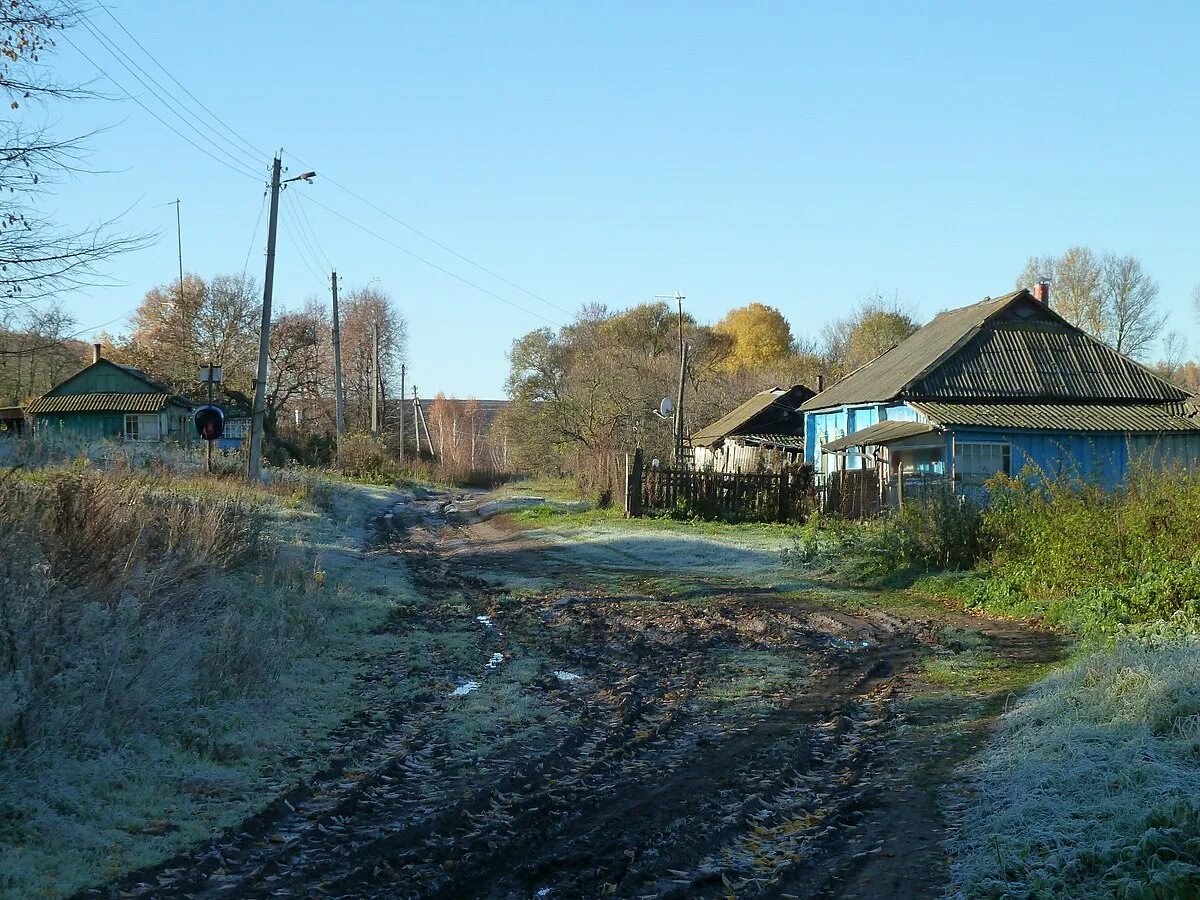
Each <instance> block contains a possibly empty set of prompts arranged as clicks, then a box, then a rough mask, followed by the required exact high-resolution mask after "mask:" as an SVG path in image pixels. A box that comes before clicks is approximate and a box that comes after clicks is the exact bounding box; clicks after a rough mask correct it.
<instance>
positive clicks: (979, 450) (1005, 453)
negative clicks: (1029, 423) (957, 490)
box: [954, 440, 1012, 481]
mask: <svg viewBox="0 0 1200 900" xmlns="http://www.w3.org/2000/svg"><path fill="white" fill-rule="evenodd" d="M984 451H987V452H988V454H989V455H991V454H992V452H993V451H995V452H998V453H999V454H1000V460H999V462H1000V466H999V468H997V469H995V470H993V471H991V472H990V474H988V475H986V477H985V479H984V480H987V478H991V477H992V475H1001V474H1003V475H1007V476H1011V475H1012V444H1010V443H1009V442H1008V441H960V440H955V442H954V474H955V477H956V480H959V481H961V480H962V476H963V469H964V468H967V466H965V465H963V464H964V463H966V462H967V460H968V458H969V457H971V456H974V457H976V461H977V462H980V463H982V462H983V454H984ZM972 468H974V469H976V470H977V471H973V472H971V473H970V476H969V477H971V478H978V477H979V476H980V475H981V474H983V471H985V469H986V468H990V467H984V466H974V467H972Z"/></svg>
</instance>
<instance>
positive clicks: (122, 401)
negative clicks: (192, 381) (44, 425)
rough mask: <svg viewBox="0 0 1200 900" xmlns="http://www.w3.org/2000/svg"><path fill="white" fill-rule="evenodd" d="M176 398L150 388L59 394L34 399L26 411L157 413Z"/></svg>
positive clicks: (39, 413) (44, 413)
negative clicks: (148, 389) (127, 391)
mask: <svg viewBox="0 0 1200 900" xmlns="http://www.w3.org/2000/svg"><path fill="white" fill-rule="evenodd" d="M173 399H174V398H173V396H172V395H171V394H166V393H159V392H149V391H147V392H145V393H95V394H58V395H53V396H42V397H38V398H37V399H36V400H31V401H30V403H29V405H28V406H27V407H26V411H28V412H30V413H32V414H34V415H46V414H47V413H79V412H130V413H150V412H158V411H159V410H160V409H162V408H163V407H164V406H166V405H167V404H168V403H170V402H171V401H172V400H173ZM176 402H178V401H176ZM181 405H182V404H181Z"/></svg>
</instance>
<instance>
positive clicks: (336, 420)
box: [329, 272, 346, 450]
mask: <svg viewBox="0 0 1200 900" xmlns="http://www.w3.org/2000/svg"><path fill="white" fill-rule="evenodd" d="M329 287H330V289H331V290H332V292H333V424H334V430H335V432H336V434H337V446H338V449H339V450H340V449H341V446H342V436H343V435H344V434H345V433H346V395H345V394H344V393H343V392H342V324H341V320H340V319H339V318H338V296H337V289H338V283H337V272H331V273H330V275H329Z"/></svg>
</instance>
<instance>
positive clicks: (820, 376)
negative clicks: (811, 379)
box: [817, 372, 825, 394]
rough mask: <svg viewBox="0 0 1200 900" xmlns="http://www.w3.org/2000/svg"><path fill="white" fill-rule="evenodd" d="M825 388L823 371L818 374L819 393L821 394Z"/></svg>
mask: <svg viewBox="0 0 1200 900" xmlns="http://www.w3.org/2000/svg"><path fill="white" fill-rule="evenodd" d="M823 390H825V373H824V372H821V373H820V374H818V375H817V393H818V394H819V393H821V391H823Z"/></svg>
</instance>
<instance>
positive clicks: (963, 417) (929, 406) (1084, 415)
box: [912, 401, 1200, 432]
mask: <svg viewBox="0 0 1200 900" xmlns="http://www.w3.org/2000/svg"><path fill="white" fill-rule="evenodd" d="M912 406H913V407H915V408H916V409H917V410H919V411H920V412H922V413H923V414H924V415H925V416H926V417H928V419H929V420H930V421H931V422H935V423H937V424H938V425H949V426H966V427H976V428H1028V429H1032V430H1047V431H1125V432H1129V431H1140V432H1159V431H1200V410H1197V408H1196V407H1195V406H1194V405H1193V404H1192V403H1185V402H1171V403H1125V404H1123V403H1082V404H1081V403H942V402H937V401H916V402H913V403H912Z"/></svg>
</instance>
